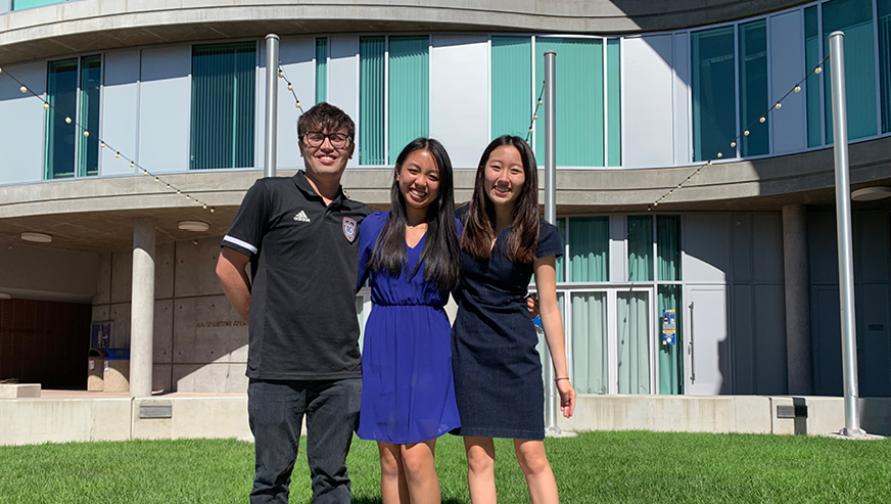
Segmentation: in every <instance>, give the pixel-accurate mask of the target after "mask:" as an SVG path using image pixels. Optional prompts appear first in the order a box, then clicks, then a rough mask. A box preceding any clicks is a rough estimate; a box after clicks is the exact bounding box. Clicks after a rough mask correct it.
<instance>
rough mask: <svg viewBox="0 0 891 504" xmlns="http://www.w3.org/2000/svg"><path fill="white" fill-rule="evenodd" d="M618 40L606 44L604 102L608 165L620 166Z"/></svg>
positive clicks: (619, 68)
mask: <svg viewBox="0 0 891 504" xmlns="http://www.w3.org/2000/svg"><path fill="white" fill-rule="evenodd" d="M620 59H621V54H620V48H619V39H610V40H608V41H607V43H606V100H607V107H606V110H607V118H606V124H607V135H606V137H607V138H608V139H609V146H608V149H607V151H608V155H607V158H608V160H609V161H608V163H607V164H608V165H609V166H620V165H621V164H622V72H621V65H620V64H619V61H620Z"/></svg>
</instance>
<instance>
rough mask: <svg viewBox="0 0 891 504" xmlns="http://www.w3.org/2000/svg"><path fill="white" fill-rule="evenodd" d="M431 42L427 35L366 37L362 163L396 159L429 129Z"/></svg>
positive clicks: (361, 87) (361, 55)
mask: <svg viewBox="0 0 891 504" xmlns="http://www.w3.org/2000/svg"><path fill="white" fill-rule="evenodd" d="M429 44H430V41H429V37H427V36H400V37H389V39H387V38H385V37H360V39H359V164H362V165H385V164H389V163H393V162H395V161H396V157H397V156H398V154H399V152H400V151H401V150H402V148H403V147H404V146H405V144H407V143H408V142H410V141H412V140H414V139H415V138H417V137H422V136H427V135H428V134H429V133H428V131H429V124H430V119H429V114H430V112H429V109H430V104H429V102H430V99H429V95H430V91H429V88H430V85H429V80H430V75H429V56H428V54H429ZM385 99H386V100H385ZM385 109H386V116H385V115H384V111H385Z"/></svg>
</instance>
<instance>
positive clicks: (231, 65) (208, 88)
mask: <svg viewBox="0 0 891 504" xmlns="http://www.w3.org/2000/svg"><path fill="white" fill-rule="evenodd" d="M256 60H257V45H256V43H255V42H246V43H234V44H209V45H196V46H194V47H193V48H192V129H191V161H190V168H191V169H193V170H202V169H212V168H242V167H249V166H253V165H254V107H255V103H254V102H255V99H254V93H255V87H256V65H257V61H256Z"/></svg>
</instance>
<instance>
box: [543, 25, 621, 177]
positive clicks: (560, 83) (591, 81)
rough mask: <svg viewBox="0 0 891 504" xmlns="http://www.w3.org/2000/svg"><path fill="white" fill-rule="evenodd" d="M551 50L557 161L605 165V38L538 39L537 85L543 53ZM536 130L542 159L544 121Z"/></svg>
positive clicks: (565, 163)
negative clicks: (553, 54)
mask: <svg viewBox="0 0 891 504" xmlns="http://www.w3.org/2000/svg"><path fill="white" fill-rule="evenodd" d="M551 50H552V51H556V52H557V58H556V63H557V107H556V108H557V164H558V165H559V166H604V139H603V136H604V134H603V133H604V131H603V125H604V110H603V64H604V62H603V41H602V40H599V39H579V38H554V37H539V38H537V39H536V43H535V51H536V56H535V58H536V59H535V62H536V63H535V75H536V78H535V82H536V86H540V83H541V82H543V81H544V53H545V52H546V51H551ZM538 91H539V90H538V89H536V90H535V92H536V95H537V93H538ZM542 112H543V111H542ZM543 116H544V115H543V113H542V117H543ZM536 132H537V133H536V135H535V152H536V155H537V156H538V157H539V158H540V159H541V158H543V156H544V140H545V139H544V124H543V122H539V123H538V125H537V126H536Z"/></svg>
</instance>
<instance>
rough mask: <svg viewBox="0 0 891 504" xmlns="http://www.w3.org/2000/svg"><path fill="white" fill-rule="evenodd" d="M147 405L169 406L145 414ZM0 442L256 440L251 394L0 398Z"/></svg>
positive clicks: (15, 443)
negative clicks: (162, 413)
mask: <svg viewBox="0 0 891 504" xmlns="http://www.w3.org/2000/svg"><path fill="white" fill-rule="evenodd" d="M144 406H154V407H158V406H161V407H169V408H170V409H169V411H170V414H169V416H168V417H167V418H142V416H144V415H143V414H141V412H142V411H143V407H144ZM0 425H3V429H2V430H0V446H2V445H24V444H35V443H69V442H86V441H126V440H130V439H195V438H205V439H210V438H237V439H252V438H251V432H250V428H249V426H248V415H247V396H245V395H242V394H239V395H230V396H215V397H167V398H163V399H159V398H149V399H130V398H127V397H117V398H89V399H87V398H77V399H74V398H71V399H61V398H60V399H2V400H0Z"/></svg>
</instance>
